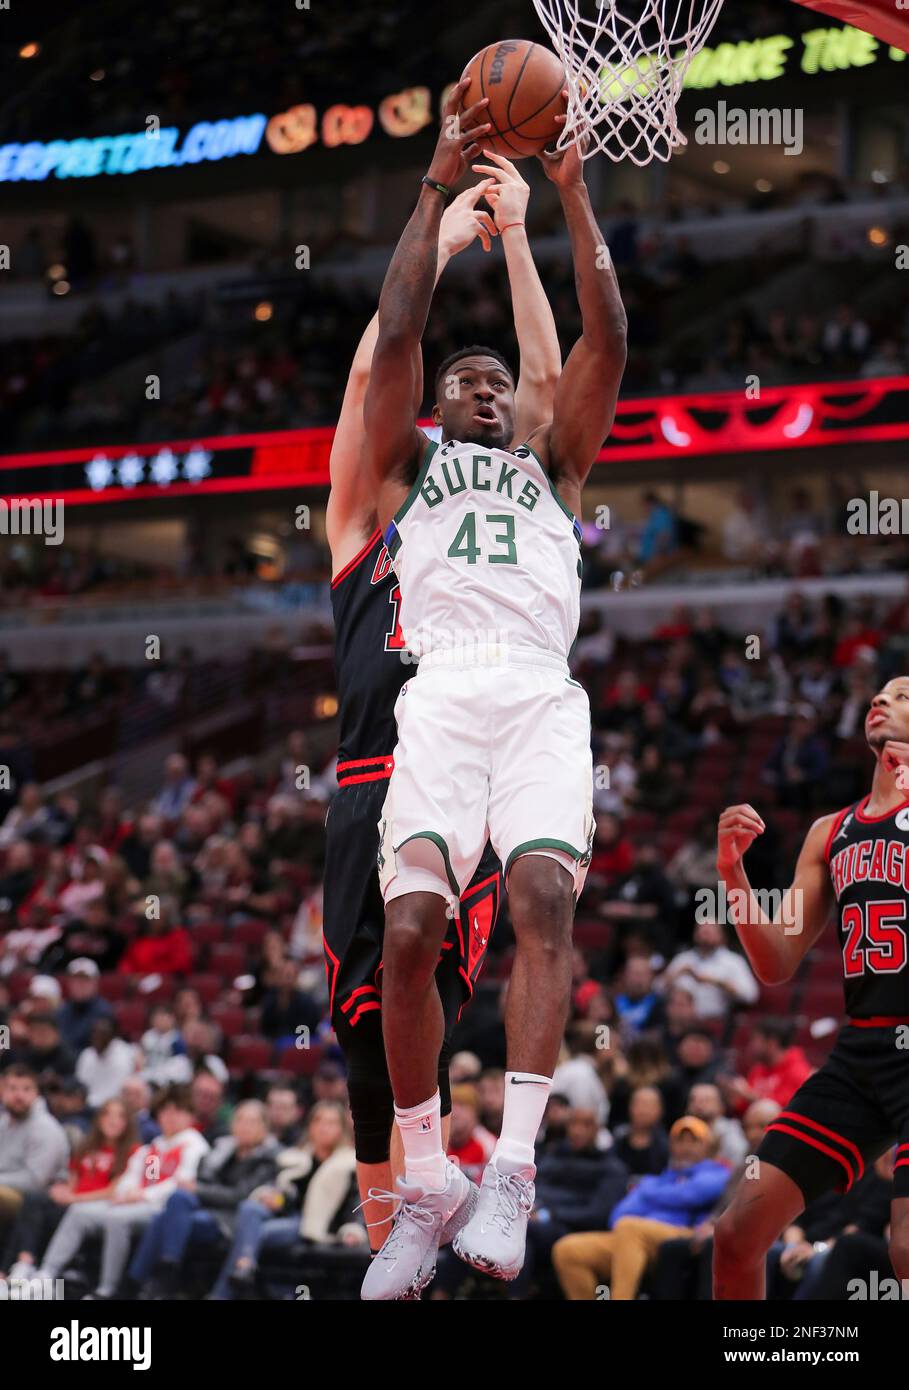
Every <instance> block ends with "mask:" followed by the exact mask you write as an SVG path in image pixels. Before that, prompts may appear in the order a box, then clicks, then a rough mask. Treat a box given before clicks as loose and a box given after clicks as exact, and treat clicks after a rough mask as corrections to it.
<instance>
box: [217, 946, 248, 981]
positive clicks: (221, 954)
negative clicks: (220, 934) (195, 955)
mask: <svg viewBox="0 0 909 1390" xmlns="http://www.w3.org/2000/svg"><path fill="white" fill-rule="evenodd" d="M208 968H209V970H210V971H211V972H212V973H213V974H218V975H220V976H221V979H222V980H233V979H234V978H235V977H236V976H237V975H244V974H245V973H246V968H247V958H246V947H245V946H236V945H234V943H233V942H232V941H230V942H227V941H223V942H221V943H220V944H219V945H217V946H212V947H211V949H210V951H209V953H208Z"/></svg>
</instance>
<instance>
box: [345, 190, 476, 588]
mask: <svg viewBox="0 0 909 1390" xmlns="http://www.w3.org/2000/svg"><path fill="white" fill-rule="evenodd" d="M490 183H491V180H490V179H484V180H483V181H482V183H478V184H476V185H475V186H474V187H473V188H468V189H465V191H464V192H463V193H461V194H459V196H458V197H457V198H455V200H454V202H453V203H452V204H451V206H450V207H447V208H446V209H445V212H444V213H443V215H442V223H441V227H440V230H439V250H438V263H437V266H436V284H438V282H439V276H440V275H441V274H442V271H443V270H444V269H445V267H446V265H447V264H448V262H449V260H450V259H451V258H452V256H456V255H457V254H458V252H459V251H463V250H464V248H465V247H467V246H469V245H470V244H471V242H472V241H473V240H474V239H475V238H476V237H479V238H480V241H481V242H482V245H483V249H484V251H488V250H489V249H490V247H491V245H492V240H491V239H492V237H494V236H496V235H497V232H496V227H495V223H494V222H493V220H492V218H491V217H490V215H489V213H488V212H484V211H483V210H482V209H480V208H478V207H477V203H478V202H479V200H480V198H482V197H483V194H484V193H485V192H486V190H487V188H488V186H489V184H490ZM378 336H379V315H378V314H377V313H376V314H373V316H372V318H371V319H370V321H369V323H368V325H367V327H366V331H365V332H364V334H363V336H362V338H361V339H360V341H359V343H358V345H357V350H356V352H355V353H354V359H353V362H352V363H351V367H350V373H349V375H348V377H347V386H346V388H345V391H344V400H343V402H342V404H341V413H340V415H339V416H338V423H337V426H336V428H335V434H334V439H333V440H332V446H331V455H330V458H329V464H328V468H329V476H330V478H331V492H330V493H329V497H328V507H327V509H326V517H325V527H326V531H327V534H328V544H329V546H330V548H331V556H332V567H333V569H334V571H335V573H337V572H338V571H339V570H341V569H343V568H344V566H345V565H346V564H347V562H348V561H349V560H352V559H353V557H354V555H356V553H357V551H358V550H359V549H360V546H361V545H362V544H363V541H364V540H365V539H366V536H367V533H368V532H369V531H370V530H371V529H372V527H373V526H374V524H375V513H376V508H375V499H374V495H373V480H372V478H371V477H370V476H369V474H368V473H367V471H366V470H365V469H364V467H363V444H364V438H365V435H364V427H363V407H364V402H365V400H366V391H367V388H368V386H369V377H370V373H371V371H372V359H373V354H374V352H375V346H376V340H377V338H378ZM411 370H412V375H413V382H414V396H413V409H414V415H415V416H416V414H417V413H418V412H419V409H420V406H421V404H422V401H423V355H422V352H421V351H420V348H419V345H418V346H417V347H416V348H415V349H414V353H413V362H412V367H411Z"/></svg>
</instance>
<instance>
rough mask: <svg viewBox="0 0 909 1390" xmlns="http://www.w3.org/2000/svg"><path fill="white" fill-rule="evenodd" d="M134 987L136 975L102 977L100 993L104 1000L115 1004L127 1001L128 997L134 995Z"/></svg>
mask: <svg viewBox="0 0 909 1390" xmlns="http://www.w3.org/2000/svg"><path fill="white" fill-rule="evenodd" d="M134 985H135V976H134V975H102V976H101V979H100V982H99V993H100V995H101V998H102V999H106V1000H107V1001H108V1003H109V1004H113V1003H115V1002H116V1001H117V1000H118V999H126V998H127V996H128V995H130V994H132V992H133V988H134Z"/></svg>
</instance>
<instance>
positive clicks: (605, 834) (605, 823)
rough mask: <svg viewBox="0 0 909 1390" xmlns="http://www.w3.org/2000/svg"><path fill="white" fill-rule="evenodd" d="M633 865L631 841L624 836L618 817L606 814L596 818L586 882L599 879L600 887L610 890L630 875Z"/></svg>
mask: <svg viewBox="0 0 909 1390" xmlns="http://www.w3.org/2000/svg"><path fill="white" fill-rule="evenodd" d="M633 863H634V855H633V851H632V848H631V841H630V840H629V839H628V838H627V837H626V835H625V834H624V831H623V830H622V822H621V821H620V820H619V818H618V816H613V815H611V814H608V813H607V814H605V815H599V816H597V830H596V836H595V838H594V841H593V857H592V859H591V861H590V869H589V871H588V880H590V879H593V880H597V879H599V880H600V883H601V886H602V887H604V888H611V887H612V885H613V884H614V883H618V881H619V879H620V878H624V877H625V875H626V874H630V873H631V869H632V866H633Z"/></svg>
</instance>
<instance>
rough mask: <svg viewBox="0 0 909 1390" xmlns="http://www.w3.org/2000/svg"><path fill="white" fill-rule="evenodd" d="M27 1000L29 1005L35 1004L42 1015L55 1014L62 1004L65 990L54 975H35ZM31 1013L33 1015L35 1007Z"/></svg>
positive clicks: (29, 985) (31, 1009)
mask: <svg viewBox="0 0 909 1390" xmlns="http://www.w3.org/2000/svg"><path fill="white" fill-rule="evenodd" d="M26 998H27V1000H28V1002H29V1004H30V1005H32V1004H33V1005H34V1006H35V1007H37V1008H38V1009H39V1010H40V1012H41V1013H43V1014H55V1013H56V1012H57V1010H58V1009H59V1007H60V1004H61V1002H62V999H63V990H62V989H61V988H60V985H59V982H58V981H57V980H55V979H54V977H53V975H33V976H32V978H31V979H30V980H29V984H28V995H27V996H26ZM29 1012H31V1013H33V1012H34V1007H32V1008H30V1009H29Z"/></svg>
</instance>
